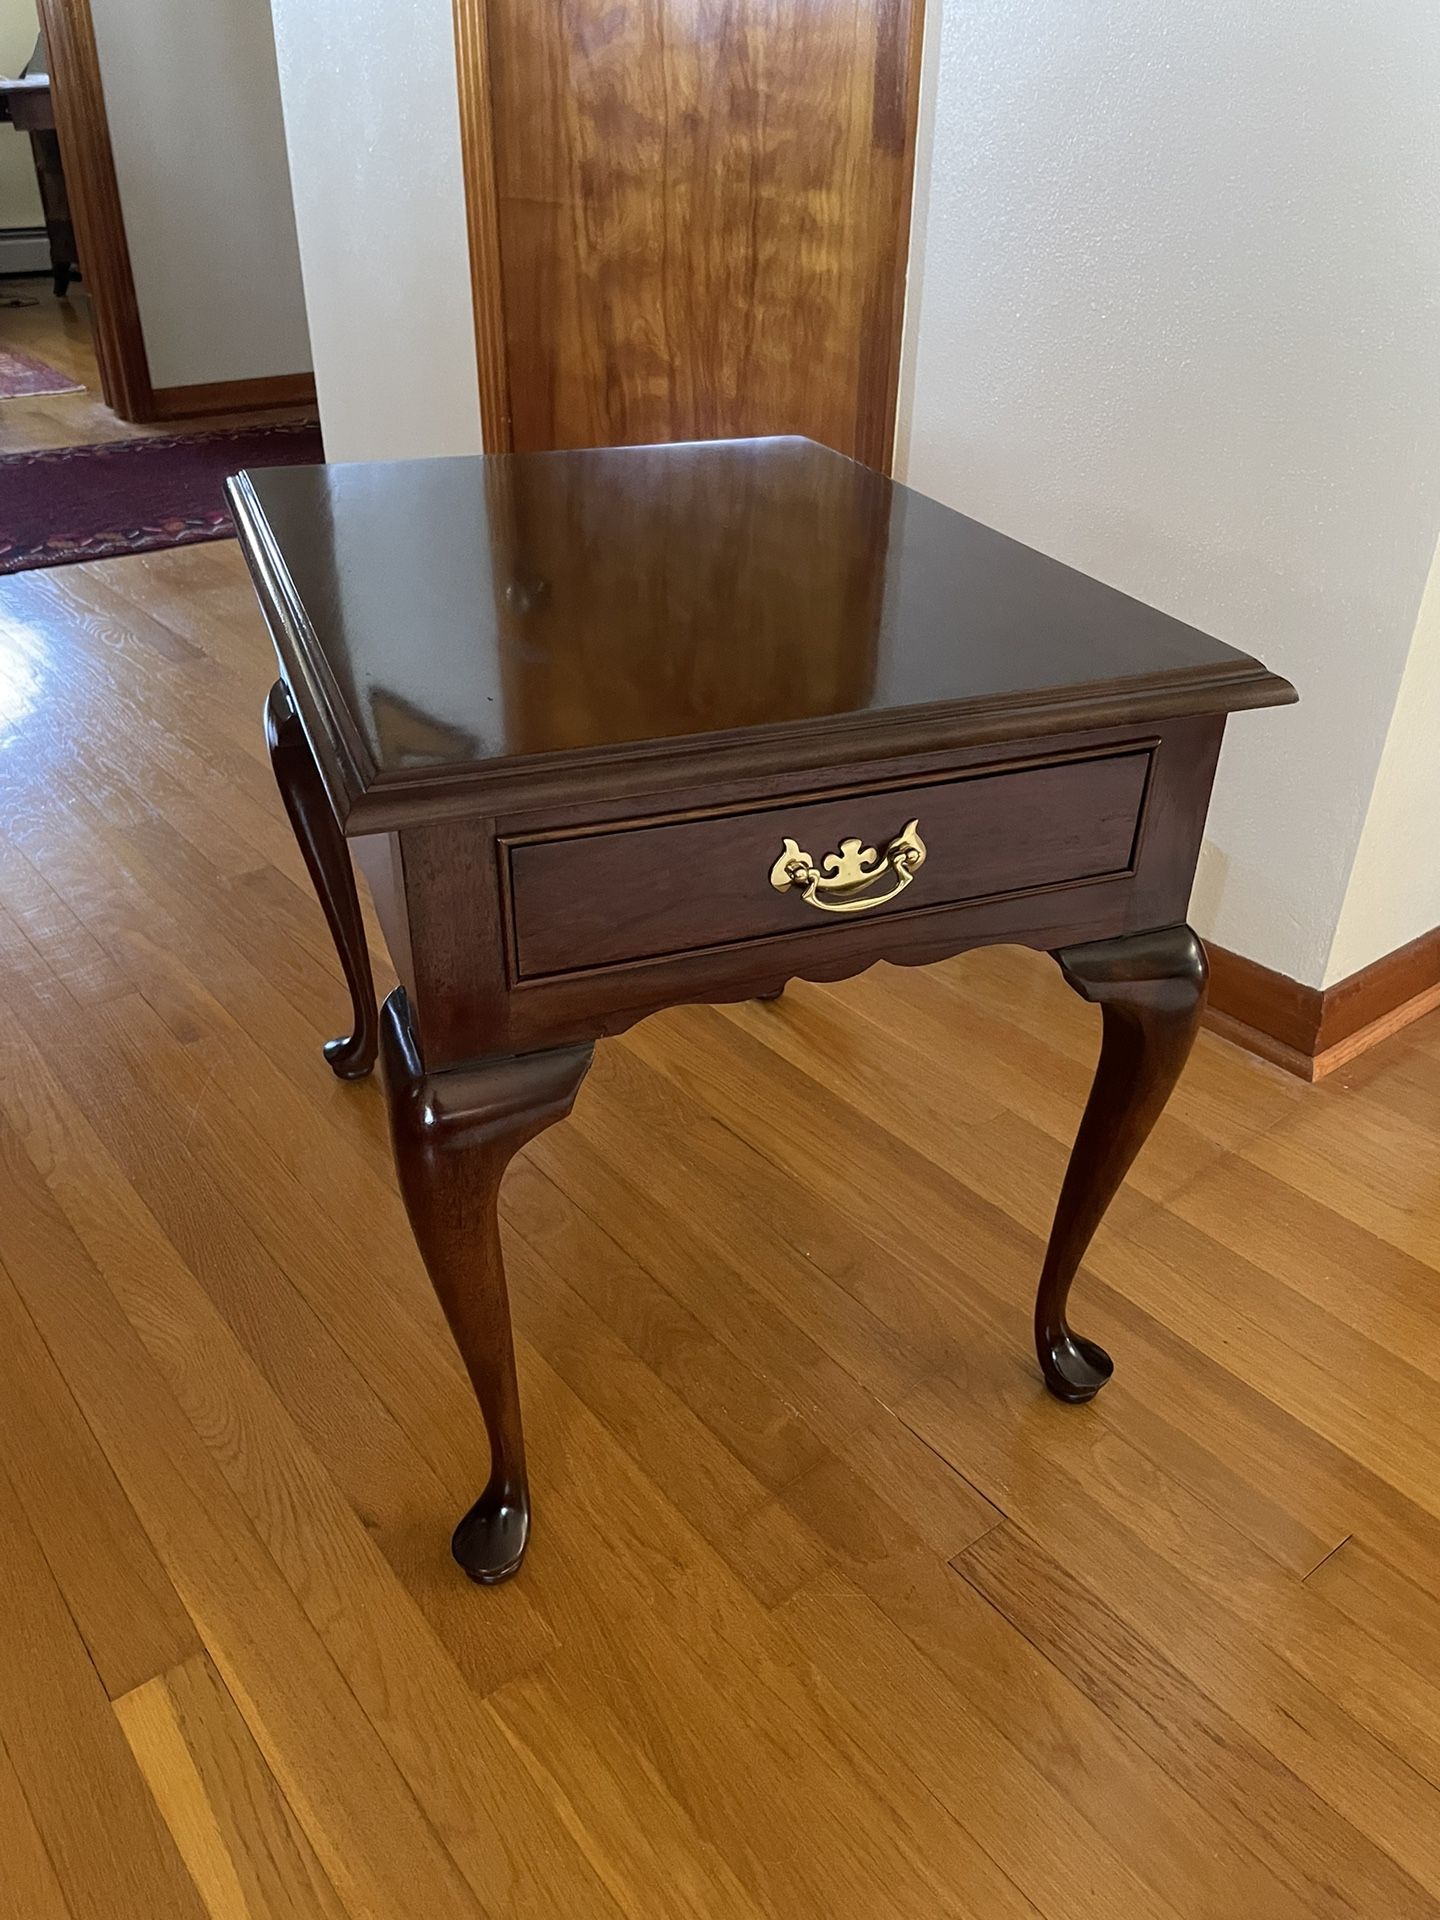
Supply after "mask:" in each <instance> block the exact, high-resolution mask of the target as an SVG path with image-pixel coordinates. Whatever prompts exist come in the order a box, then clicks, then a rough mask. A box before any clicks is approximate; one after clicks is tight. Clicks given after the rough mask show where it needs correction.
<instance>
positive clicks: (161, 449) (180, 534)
mask: <svg viewBox="0 0 1440 1920" xmlns="http://www.w3.org/2000/svg"><path fill="white" fill-rule="evenodd" d="M324 458H325V453H324V449H323V447H322V446H321V442H320V429H319V427H318V426H314V425H311V424H301V425H299V426H284V427H243V428H238V429H236V430H235V431H233V432H229V433H193V434H185V435H183V436H181V435H177V436H175V437H174V438H166V439H155V440H114V441H111V442H110V443H109V445H107V446H95V447H53V448H46V449H44V450H43V451H40V452H32V453H12V454H6V455H3V456H0V574H3V573H21V572H23V571H24V570H25V569H26V568H27V567H63V566H66V565H68V564H69V563H70V562H72V561H75V560H109V559H113V558H114V557H115V556H116V555H117V554H124V553H153V552H155V551H156V550H157V549H159V548H161V547H184V546H189V545H191V544H192V543H193V542H195V541H198V540H227V539H229V538H231V536H232V535H233V534H234V532H235V529H234V526H233V525H232V524H231V520H230V515H229V514H228V513H227V512H226V510H225V494H224V485H225V480H226V477H227V476H228V475H229V474H232V473H238V472H239V471H240V469H241V468H242V467H295V466H308V465H310V464H311V463H312V462H314V461H319V460H323V459H324Z"/></svg>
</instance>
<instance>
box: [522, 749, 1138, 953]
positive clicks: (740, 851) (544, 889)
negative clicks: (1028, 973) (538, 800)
mask: <svg viewBox="0 0 1440 1920" xmlns="http://www.w3.org/2000/svg"><path fill="white" fill-rule="evenodd" d="M1150 760H1151V748H1150V746H1149V744H1148V743H1147V744H1146V745H1145V746H1140V747H1135V748H1131V749H1127V750H1125V751H1123V752H1119V753H1116V752H1113V751H1111V752H1105V753H1100V754H1094V755H1091V756H1088V757H1085V758H1080V759H1070V760H1062V761H1054V762H1048V763H1036V762H1030V763H1028V764H1024V765H1020V766H1011V767H1008V768H1005V769H1003V770H998V771H997V770H981V771H978V772H975V773H971V774H965V775H961V776H942V777H938V778H933V779H930V780H928V781H921V782H912V783H910V784H908V785H903V786H898V785H890V786H884V785H878V784H877V785H873V786H867V787H857V788H853V789H850V790H847V791H845V792H843V793H838V794H829V795H826V796H824V797H817V798H813V799H812V798H801V799H791V800H787V801H782V802H780V803H775V802H771V803H768V804H766V805H764V806H757V807H752V808H744V809H739V810H737V809H735V808H731V809H729V810H727V811H725V812H723V813H721V812H717V813H712V814H705V815H700V816H696V815H693V814H692V815H687V816H685V817H683V818H680V817H671V818H668V819H666V818H660V819H647V820H636V821H627V822H624V823H613V824H609V825H606V826H604V827H600V828H591V829H585V830H577V831H572V832H568V833H567V832H563V831H562V832H557V833H550V834H543V835H536V836H535V837H533V838H527V837H515V838H512V839H508V840H506V841H503V842H502V848H503V852H504V857H505V859H506V860H507V862H508V886H509V894H510V921H511V929H512V954H511V965H512V969H513V974H514V977H515V978H516V979H520V980H534V979H540V978H548V977H551V976H553V975H555V974H561V973H570V972H575V971H578V970H580V969H584V968H591V967H605V966H620V965H623V964H624V963H626V962H627V961H637V960H648V959H656V958H659V957H662V956H665V955H670V954H680V953H690V952H695V951H697V950H700V949H704V948H711V947H720V946H729V945H732V944H734V943H736V942H740V941H746V940H763V939H773V938H775V937H776V936H783V935H785V934H794V933H810V934H813V933H815V932H817V931H818V930H820V929H822V928H823V927H824V926H825V925H826V924H830V925H833V926H855V925H856V924H857V923H858V922H859V921H860V920H862V919H863V920H865V921H867V922H879V921H880V920H882V919H884V918H886V917H887V916H896V915H905V914H914V913H917V912H924V911H925V910H926V909H927V908H928V909H934V908H937V907H946V906H958V905H962V904H964V903H965V902H967V901H973V900H980V899H989V898H993V897H994V896H996V895H1004V894H1008V893H1031V892H1034V891H1036V890H1037V889H1043V888H1048V887H1059V886H1070V885H1074V884H1075V883H1077V882H1080V881H1084V880H1091V879H1100V878H1113V877H1114V876H1116V875H1123V874H1125V873H1127V872H1128V871H1130V868H1131V864H1132V861H1133V857H1134V852H1135V847H1136V841H1137V836H1138V832H1139V825H1140V815H1141V809H1142V806H1143V803H1144V797H1145V788H1146V781H1147V777H1148V774H1149V770H1150ZM912 820H913V821H915V822H917V823H918V824H917V831H918V835H919V838H920V840H921V842H922V843H923V847H924V860H923V863H922V864H920V865H918V866H916V867H914V869H913V871H907V858H906V855H905V853H904V851H903V850H901V851H900V852H899V853H897V856H896V858H895V859H894V861H893V862H889V863H887V849H888V848H889V847H890V844H891V842H892V841H895V840H896V839H897V837H898V836H900V835H901V834H902V833H903V832H904V829H905V828H906V827H907V826H908V825H909V823H910V822H911V821H912ZM857 839H858V840H859V841H860V843H861V847H862V848H863V849H874V850H875V859H874V861H873V862H868V863H866V864H867V866H868V867H869V868H871V869H873V871H874V873H875V876H876V877H875V880H874V882H873V886H872V885H870V884H868V883H867V884H865V885H864V886H863V887H861V888H859V889H857V890H856V891H855V892H847V891H845V890H843V889H836V888H835V886H834V877H833V876H834V867H833V865H832V866H831V867H830V868H829V869H827V868H826V857H827V855H831V854H835V855H837V856H838V854H839V852H840V849H841V846H842V843H844V842H845V841H848V840H857ZM787 841H788V842H791V843H793V849H792V851H795V852H797V853H798V854H799V855H808V856H810V861H811V863H812V868H813V870H814V871H819V872H820V873H821V876H822V877H821V881H820V884H819V885H818V886H816V887H814V888H812V889H810V891H811V893H812V895H813V898H812V899H810V900H807V899H806V898H805V892H806V886H805V885H804V884H803V882H804V880H805V878H806V875H805V874H804V872H802V873H801V874H800V879H799V881H798V882H797V883H796V884H794V885H791V886H790V887H788V888H787V889H786V890H784V891H780V890H778V889H777V887H776V885H775V884H774V883H773V881H772V873H774V871H775V869H776V863H777V861H779V862H782V864H783V861H784V858H785V856H786V853H787V848H786V843H787ZM913 857H914V856H913V854H912V855H910V856H909V858H910V859H912V860H913ZM802 866H803V863H802ZM846 871H853V869H846V870H842V872H841V875H840V877H841V878H842V879H843V878H844V877H845V872H846ZM902 874H903V875H904V878H903V883H902ZM827 881H828V882H829V885H828V887H827ZM887 893H888V894H889V895H890V896H891V897H889V898H887V899H884V900H882V901H881V902H880V904H877V905H874V906H864V907H856V906H855V905H854V904H853V903H854V902H856V901H858V900H863V899H866V898H871V897H874V896H876V895H883V894H887ZM820 902H824V903H825V904H818V903H820ZM837 907H844V908H846V909H847V910H845V911H835V909H836V908H837Z"/></svg>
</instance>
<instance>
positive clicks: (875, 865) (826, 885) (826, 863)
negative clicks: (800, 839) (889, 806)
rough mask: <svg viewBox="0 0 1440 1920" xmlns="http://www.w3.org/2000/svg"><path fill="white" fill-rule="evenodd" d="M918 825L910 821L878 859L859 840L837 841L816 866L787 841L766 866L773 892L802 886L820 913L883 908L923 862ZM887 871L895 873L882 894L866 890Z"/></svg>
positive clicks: (889, 873) (792, 843) (853, 911)
mask: <svg viewBox="0 0 1440 1920" xmlns="http://www.w3.org/2000/svg"><path fill="white" fill-rule="evenodd" d="M919 826H920V822H919V821H918V820H912V821H911V822H910V823H909V825H908V826H907V827H906V828H905V830H904V832H903V833H897V834H896V836H895V838H894V839H893V840H892V841H891V842H890V844H889V846H888V847H887V848H886V849H885V854H884V858H883V859H882V858H881V856H880V855H879V854H878V853H877V852H876V851H875V849H874V847H867V846H866V845H865V844H864V843H863V842H862V841H859V840H842V841H841V842H840V851H839V852H838V853H827V854H826V855H825V858H824V859H823V860H822V861H821V862H820V865H819V866H818V867H817V866H816V864H815V862H814V861H813V860H812V859H811V858H810V856H809V854H808V853H806V852H804V851H803V850H802V849H801V848H800V847H798V846H797V845H796V843H795V842H794V841H793V840H786V841H785V843H784V845H783V846H782V848H781V851H780V858H779V859H778V860H777V861H776V862H775V864H774V866H773V867H771V869H770V884H771V886H772V887H774V889H775V890H776V892H777V893H788V892H789V891H790V889H791V888H792V887H803V888H804V890H805V892H804V898H805V899H806V900H807V901H808V903H809V904H810V905H811V906H812V907H819V908H820V910H821V912H822V913H865V912H867V911H868V910H869V909H870V908H871V907H883V906H884V904H885V902H886V901H887V900H893V899H894V898H895V896H896V894H897V893H903V892H904V891H905V889H906V887H908V886H909V884H910V882H911V881H912V880H913V879H914V878H915V875H916V874H917V873H918V872H919V871H920V869H921V867H923V866H924V864H925V842H924V841H923V840H922V839H921V838H920V834H919ZM887 875H893V876H894V880H895V884H894V886H893V887H889V888H887V889H886V891H885V892H884V893H867V892H866V891H865V889H866V888H867V887H873V886H874V885H875V883H876V882H877V881H879V880H883V879H884V878H885V877H886V876H887Z"/></svg>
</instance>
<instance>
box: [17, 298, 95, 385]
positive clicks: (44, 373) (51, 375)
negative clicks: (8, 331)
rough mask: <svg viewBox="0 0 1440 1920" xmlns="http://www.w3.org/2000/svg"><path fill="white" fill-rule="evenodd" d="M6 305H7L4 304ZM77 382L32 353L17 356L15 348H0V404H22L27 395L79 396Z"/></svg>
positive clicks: (18, 353) (18, 352) (19, 353)
mask: <svg viewBox="0 0 1440 1920" xmlns="http://www.w3.org/2000/svg"><path fill="white" fill-rule="evenodd" d="M6 305H7V306H8V305H9V302H8V301H7V302H6ZM84 391H85V389H84V387H83V386H82V385H81V383H80V382H79V381H78V380H72V379H71V378H70V376H69V375H68V374H64V373H61V372H60V370H59V368H58V367H52V366H49V365H48V364H47V363H46V362H45V361H44V360H37V359H36V358H35V356H34V354H33V353H21V352H20V351H19V350H18V348H15V347H0V400H23V399H24V398H25V397H26V395H28V394H37V393H83V392H84Z"/></svg>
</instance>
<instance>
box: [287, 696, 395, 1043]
mask: <svg viewBox="0 0 1440 1920" xmlns="http://www.w3.org/2000/svg"><path fill="white" fill-rule="evenodd" d="M265 738H266V741H267V742H268V743H269V747H270V765H271V766H272V767H273V769H274V771H275V783H276V785H277V786H278V787H279V789H280V797H281V799H282V800H283V801H284V802H285V811H286V813H288V814H289V816H290V825H291V826H292V827H293V828H294V830H295V838H296V839H297V840H298V841H299V843H300V851H301V853H302V854H304V856H305V865H306V866H307V867H308V868H309V870H310V880H311V883H312V885H313V886H314V888H315V892H316V894H317V895H318V896H319V900H320V905H321V907H322V908H323V909H324V912H325V918H326V920H327V922H328V923H329V927H330V934H331V937H332V939H333V940H334V942H335V950H336V952H337V953H338V954H339V956H340V966H341V970H342V971H343V973H344V975H345V984H346V985H347V986H348V987H349V989H350V1003H351V1008H352V1013H353V1022H354V1024H353V1026H352V1028H351V1031H350V1033H349V1034H347V1035H345V1036H343V1037H342V1038H340V1039H338V1040H327V1041H326V1043H325V1058H326V1059H327V1060H328V1061H329V1062H330V1065H331V1066H332V1067H333V1068H334V1070H335V1072H336V1073H337V1074H338V1075H339V1076H340V1078H341V1079H342V1080H359V1079H361V1078H362V1077H363V1076H364V1075H365V1074H367V1073H369V1071H370V1069H371V1068H372V1067H373V1066H374V1064H375V1049H376V1046H377V1043H378V1020H377V1013H376V1006H375V982H374V980H373V979H372V978H371V974H370V952H369V949H368V948H367V946H366V945H365V923H364V921H363V920H362V919H361V917H360V897H359V895H358V894H357V893H356V891H355V872H354V869H353V868H352V866H351V865H350V851H349V849H348V848H347V846H346V845H345V836H344V834H343V833H342V832H341V831H340V823H339V821H338V820H337V819H336V818H335V810H334V808H333V807H332V806H331V805H330V797H329V795H328V794H327V793H326V791H325V787H324V783H323V782H322V780H321V778H320V770H319V768H318V767H317V766H316V765H315V756H314V755H313V754H312V753H311V751H310V742H309V741H308V740H307V739H306V738H305V729H304V728H303V727H302V726H301V724H300V720H299V716H298V715H297V714H296V712H295V709H294V707H293V706H292V705H291V703H290V696H289V694H288V693H287V692H286V691H285V687H284V684H283V682H281V681H279V680H277V681H276V682H275V684H274V686H273V687H272V688H271V689H270V694H269V698H268V699H267V700H266V702H265Z"/></svg>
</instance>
